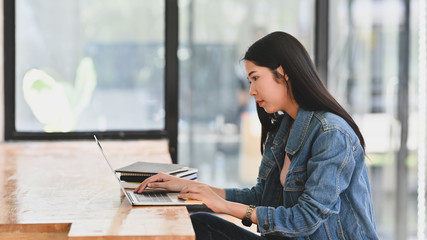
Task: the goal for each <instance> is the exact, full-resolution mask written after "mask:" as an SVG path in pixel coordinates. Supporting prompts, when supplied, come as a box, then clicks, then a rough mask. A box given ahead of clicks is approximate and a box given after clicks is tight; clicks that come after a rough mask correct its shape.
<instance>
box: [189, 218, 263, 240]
mask: <svg viewBox="0 0 427 240" xmlns="http://www.w3.org/2000/svg"><path fill="white" fill-rule="evenodd" d="M190 217H191V222H192V223H193V228H194V232H195V233H196V240H221V239H224V240H267V239H270V238H265V237H261V236H260V235H257V234H255V233H253V232H250V231H248V230H246V229H243V228H241V227H239V226H237V225H235V224H234V223H231V222H229V221H226V220H224V219H222V218H220V217H217V216H215V215H213V214H210V213H204V212H199V213H193V214H191V216H190Z"/></svg>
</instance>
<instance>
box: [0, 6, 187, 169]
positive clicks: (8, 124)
mask: <svg viewBox="0 0 427 240" xmlns="http://www.w3.org/2000/svg"><path fill="white" fill-rule="evenodd" d="M3 16H4V23H3V24H4V28H3V31H4V32H3V36H4V46H3V47H4V102H5V109H4V111H5V119H4V134H5V135H4V139H5V141H10V140H71V139H72V140H83V139H92V136H93V134H96V135H97V136H98V137H99V138H100V139H167V140H168V142H169V152H170V155H171V158H172V161H173V162H174V163H177V162H178V159H177V156H178V154H177V144H178V139H177V138H178V116H179V115H178V99H179V96H178V92H179V91H178V86H179V78H178V77H179V74H178V57H177V52H178V1H176V0H165V43H164V44H165V69H164V71H165V74H164V78H165V79H164V81H165V86H164V91H165V99H164V101H165V106H164V107H165V113H166V114H165V125H164V126H165V127H164V129H162V130H145V131H136V130H135V131H128V130H126V131H120V130H118V131H104V132H98V131H94V132H85V131H77V132H69V133H45V132H25V131H19V132H18V131H17V130H16V125H15V120H16V115H15V47H16V46H15V40H16V39H15V27H16V25H15V21H16V16H15V0H12V1H11V0H4V1H3Z"/></svg>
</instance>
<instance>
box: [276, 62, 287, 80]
mask: <svg viewBox="0 0 427 240" xmlns="http://www.w3.org/2000/svg"><path fill="white" fill-rule="evenodd" d="M277 71H278V72H279V73H280V74H282V76H284V77H285V80H286V81H289V77H288V74H286V73H285V70H283V67H282V66H281V65H280V66H279V67H278V68H277Z"/></svg>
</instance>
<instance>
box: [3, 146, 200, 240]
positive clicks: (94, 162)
mask: <svg viewBox="0 0 427 240" xmlns="http://www.w3.org/2000/svg"><path fill="white" fill-rule="evenodd" d="M101 143H102V145H103V148H104V151H105V152H106V154H107V156H108V158H109V160H110V161H111V162H112V165H113V168H118V167H122V166H125V165H127V164H130V163H133V162H135V161H150V162H164V163H169V162H171V160H170V157H169V154H168V146H167V145H168V144H167V142H166V141H163V140H160V141H157V140H153V141H102V140H101ZM0 166H1V170H0V192H1V197H0V239H195V237H194V231H193V228H192V225H191V221H190V218H189V213H188V211H187V209H186V208H185V207H182V206H178V207H132V206H131V205H130V203H129V202H128V201H127V199H126V198H125V197H124V195H123V194H122V193H121V191H120V187H119V185H118V182H117V180H116V179H115V178H114V177H113V175H112V173H111V170H110V169H109V168H108V165H107V163H106V162H105V161H104V160H103V158H102V155H101V153H100V152H99V150H98V148H97V146H96V144H95V142H94V141H66V142H60V141H52V142H13V143H1V144H0Z"/></svg>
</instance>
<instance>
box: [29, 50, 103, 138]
mask: <svg viewBox="0 0 427 240" xmlns="http://www.w3.org/2000/svg"><path fill="white" fill-rule="evenodd" d="M96 83H97V79H96V71H95V66H94V64H93V61H92V59H90V58H88V57H86V58H83V59H82V60H81V61H80V63H79V65H78V67H77V74H76V80H75V82H74V86H73V85H72V84H70V83H69V82H65V81H56V80H55V79H54V78H53V77H52V76H50V75H49V74H48V73H46V72H45V71H43V70H38V69H31V70H29V71H28V72H27V73H26V74H25V75H24V79H23V87H22V88H23V89H22V90H23V92H24V99H25V101H26V102H27V104H28V106H29V107H30V109H31V111H32V112H33V114H34V116H35V117H36V118H37V120H38V121H40V123H42V124H44V131H46V132H70V131H73V130H74V129H75V126H76V124H77V121H78V118H79V116H80V114H81V113H82V112H83V111H84V110H85V109H86V108H87V107H88V105H89V103H90V100H91V99H92V95H93V92H94V90H95V87H96Z"/></svg>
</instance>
